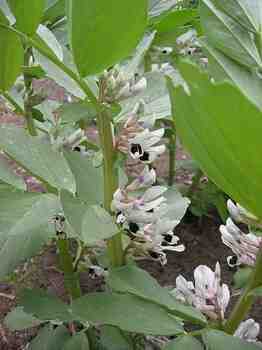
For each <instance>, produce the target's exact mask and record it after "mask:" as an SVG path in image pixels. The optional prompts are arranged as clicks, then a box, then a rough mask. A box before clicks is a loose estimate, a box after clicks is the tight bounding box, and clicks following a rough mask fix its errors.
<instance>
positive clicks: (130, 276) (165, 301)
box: [107, 265, 206, 325]
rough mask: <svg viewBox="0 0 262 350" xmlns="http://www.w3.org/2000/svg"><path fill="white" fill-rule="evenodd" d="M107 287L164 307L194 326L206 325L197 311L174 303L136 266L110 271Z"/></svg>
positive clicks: (168, 295) (176, 302)
mask: <svg viewBox="0 0 262 350" xmlns="http://www.w3.org/2000/svg"><path fill="white" fill-rule="evenodd" d="M107 282H108V284H109V286H110V287H111V288H112V289H113V290H115V291H117V292H121V293H131V294H134V295H137V296H139V297H141V298H144V299H147V300H151V301H153V302H155V303H157V304H159V305H162V306H164V307H165V308H167V309H168V310H169V312H170V313H172V314H174V315H176V316H178V317H181V318H182V319H183V320H188V321H190V322H192V323H196V324H202V325H205V324H206V319H205V317H204V316H203V315H202V314H201V312H199V311H198V310H197V309H194V308H192V307H190V306H185V305H183V304H181V303H180V302H178V301H176V300H175V299H174V297H172V295H171V294H170V293H169V292H168V290H167V289H165V288H163V287H161V286H160V285H159V284H158V282H157V281H156V280H155V279H154V278H153V277H151V276H150V275H149V274H148V273H147V272H146V271H144V270H141V269H139V268H138V267H136V266H133V265H130V266H124V267H120V268H117V269H113V270H112V271H110V274H109V276H108V278H107Z"/></svg>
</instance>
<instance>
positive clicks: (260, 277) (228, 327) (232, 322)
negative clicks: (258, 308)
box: [224, 249, 262, 334]
mask: <svg viewBox="0 0 262 350" xmlns="http://www.w3.org/2000/svg"><path fill="white" fill-rule="evenodd" d="M261 285H262V249H260V252H259V254H258V256H257V259H256V265H255V268H254V271H253V273H252V275H251V277H250V280H249V283H248V285H247V286H246V288H245V290H244V292H243V294H242V295H241V297H240V298H239V300H238V302H237V304H236V305H235V307H234V309H233V311H232V312H231V314H230V316H229V318H228V320H227V322H226V323H225V326H224V329H225V331H226V332H227V333H229V334H233V333H234V332H235V331H236V329H237V328H238V326H239V324H240V322H242V321H243V320H244V318H245V317H246V315H247V313H248V312H249V310H250V308H251V306H252V305H253V302H254V299H255V298H254V297H253V296H252V295H250V292H251V290H253V289H254V288H257V287H259V286H261Z"/></svg>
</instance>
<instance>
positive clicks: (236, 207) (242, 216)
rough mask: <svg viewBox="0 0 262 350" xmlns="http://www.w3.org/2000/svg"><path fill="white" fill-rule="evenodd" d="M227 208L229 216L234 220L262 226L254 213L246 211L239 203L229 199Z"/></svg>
mask: <svg viewBox="0 0 262 350" xmlns="http://www.w3.org/2000/svg"><path fill="white" fill-rule="evenodd" d="M227 209H228V211H229V214H230V216H231V217H232V218H233V219H234V220H235V221H236V222H241V223H244V224H247V225H253V226H256V227H259V228H262V223H261V222H260V221H259V219H258V218H257V217H256V216H255V215H253V214H251V213H250V212H248V211H247V210H246V209H245V208H243V207H242V206H241V205H240V204H238V203H236V204H235V203H234V202H233V201H232V200H231V199H229V200H228V201H227Z"/></svg>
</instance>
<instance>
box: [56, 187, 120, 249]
mask: <svg viewBox="0 0 262 350" xmlns="http://www.w3.org/2000/svg"><path fill="white" fill-rule="evenodd" d="M60 198H61V203H62V206H63V210H64V213H65V216H66V218H67V220H68V221H69V223H70V225H71V226H72V227H73V229H74V231H75V233H76V235H78V237H80V238H81V239H82V240H83V241H84V242H85V243H86V244H87V245H93V244H95V243H96V242H98V241H101V240H103V239H107V238H111V237H112V236H113V235H115V234H116V233H117V232H118V231H119V229H118V227H117V226H116V224H115V223H114V221H113V218H112V216H111V215H110V214H108V213H107V212H106V211H105V210H104V209H103V208H102V207H100V206H96V205H87V204H84V203H83V202H81V201H80V200H79V199H78V198H75V197H73V195H72V194H71V193H70V192H68V191H65V190H63V191H61V195H60Z"/></svg>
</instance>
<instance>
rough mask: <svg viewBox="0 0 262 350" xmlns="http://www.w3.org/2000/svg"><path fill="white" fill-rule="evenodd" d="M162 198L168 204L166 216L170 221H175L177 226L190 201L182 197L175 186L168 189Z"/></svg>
mask: <svg viewBox="0 0 262 350" xmlns="http://www.w3.org/2000/svg"><path fill="white" fill-rule="evenodd" d="M164 196H165V198H166V200H167V204H168V211H167V213H166V216H167V217H169V218H170V220H176V221H177V225H178V224H179V222H180V221H181V220H182V218H183V217H184V215H185V213H186V211H187V208H188V207H189V205H190V199H189V198H187V197H183V196H182V195H181V193H180V192H179V191H178V190H177V188H176V186H172V187H169V188H168V189H167V191H166V192H165V194H164Z"/></svg>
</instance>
